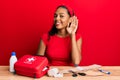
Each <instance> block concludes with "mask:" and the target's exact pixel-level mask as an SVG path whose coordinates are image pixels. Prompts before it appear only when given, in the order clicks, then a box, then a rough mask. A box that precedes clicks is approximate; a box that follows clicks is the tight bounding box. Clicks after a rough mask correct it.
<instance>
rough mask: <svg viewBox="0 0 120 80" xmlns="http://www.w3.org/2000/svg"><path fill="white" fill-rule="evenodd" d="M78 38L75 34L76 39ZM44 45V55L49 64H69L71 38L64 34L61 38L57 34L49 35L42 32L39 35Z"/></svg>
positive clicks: (70, 61)
mask: <svg viewBox="0 0 120 80" xmlns="http://www.w3.org/2000/svg"><path fill="white" fill-rule="evenodd" d="M79 38H80V35H79V34H77V35H76V40H78V39H79ZM41 39H42V41H43V42H44V44H45V46H46V51H45V55H46V56H47V58H48V60H49V64H50V65H52V66H68V65H71V63H72V60H71V38H70V36H66V37H64V38H61V37H59V36H57V35H53V36H50V39H48V34H47V33H46V34H43V35H42V37H41Z"/></svg>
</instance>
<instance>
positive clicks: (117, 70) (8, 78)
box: [0, 66, 120, 80]
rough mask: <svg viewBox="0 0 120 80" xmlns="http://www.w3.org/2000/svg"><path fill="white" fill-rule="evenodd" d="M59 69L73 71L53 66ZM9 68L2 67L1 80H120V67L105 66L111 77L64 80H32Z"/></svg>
mask: <svg viewBox="0 0 120 80" xmlns="http://www.w3.org/2000/svg"><path fill="white" fill-rule="evenodd" d="M52 67H57V68H58V69H59V70H62V69H71V68H73V67H70V66H51V68H52ZM8 69H9V66H0V80H120V66H103V67H102V69H103V70H108V71H110V72H111V74H110V75H106V74H105V75H102V76H77V77H72V76H71V75H72V74H66V75H64V77H62V78H54V77H48V76H47V75H45V76H43V77H41V78H37V79H34V78H30V77H26V76H20V75H17V74H16V75H14V74H12V73H10V72H9V70H8Z"/></svg>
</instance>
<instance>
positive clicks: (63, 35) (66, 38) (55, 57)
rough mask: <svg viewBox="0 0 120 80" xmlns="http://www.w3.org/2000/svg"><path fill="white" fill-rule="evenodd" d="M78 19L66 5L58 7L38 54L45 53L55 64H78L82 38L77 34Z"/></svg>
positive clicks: (52, 63)
mask: <svg viewBox="0 0 120 80" xmlns="http://www.w3.org/2000/svg"><path fill="white" fill-rule="evenodd" d="M77 28H78V19H77V17H76V16H74V13H73V11H72V10H70V9H69V8H68V7H66V6H65V5H60V6H58V7H57V9H56V11H55V13H54V24H53V27H52V29H51V30H50V31H49V32H48V33H46V34H44V35H43V36H42V37H41V41H40V46H39V50H38V55H45V56H46V57H47V58H48V60H49V64H50V65H53V66H68V65H72V64H74V65H78V64H79V63H80V61H81V44H82V38H81V36H80V35H79V34H76V30H77Z"/></svg>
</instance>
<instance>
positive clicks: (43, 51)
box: [37, 40, 46, 56]
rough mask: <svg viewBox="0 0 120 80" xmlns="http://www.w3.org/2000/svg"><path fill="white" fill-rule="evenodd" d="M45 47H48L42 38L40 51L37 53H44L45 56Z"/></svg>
mask: <svg viewBox="0 0 120 80" xmlns="http://www.w3.org/2000/svg"><path fill="white" fill-rule="evenodd" d="M45 49H46V46H45V44H44V43H43V41H42V40H40V45H39V48H38V53H37V55H42V56H44V54H45Z"/></svg>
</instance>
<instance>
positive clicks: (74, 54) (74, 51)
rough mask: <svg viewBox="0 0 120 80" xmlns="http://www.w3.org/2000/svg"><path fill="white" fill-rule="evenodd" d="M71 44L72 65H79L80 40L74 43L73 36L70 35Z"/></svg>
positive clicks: (74, 38) (74, 37)
mask: <svg viewBox="0 0 120 80" xmlns="http://www.w3.org/2000/svg"><path fill="white" fill-rule="evenodd" d="M71 43H72V50H71V56H72V61H73V63H74V64H79V63H80V61H81V58H82V57H81V45H82V38H80V39H78V40H77V41H76V36H75V34H72V35H71Z"/></svg>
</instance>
